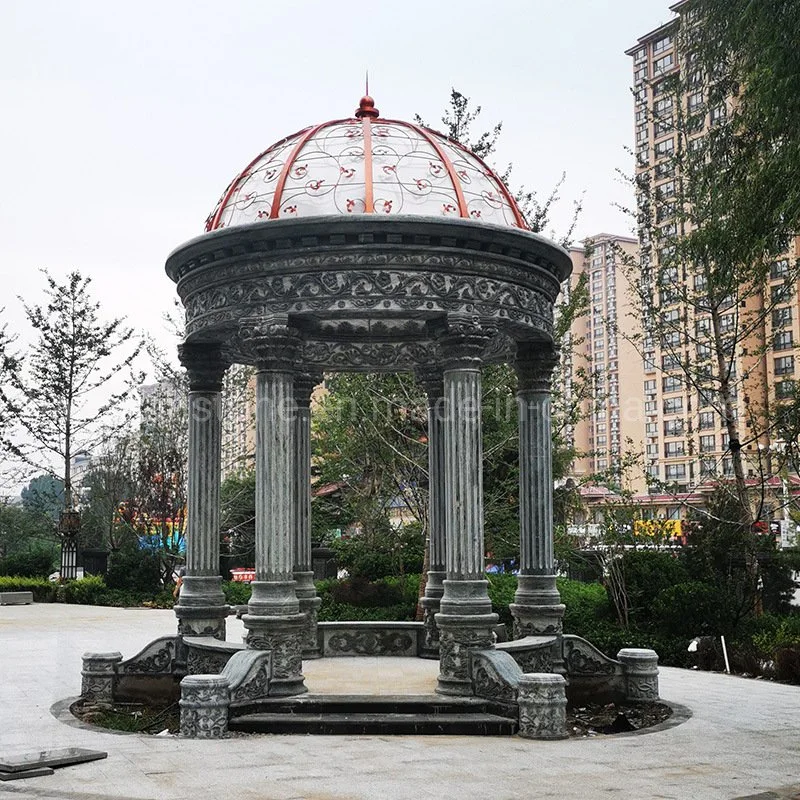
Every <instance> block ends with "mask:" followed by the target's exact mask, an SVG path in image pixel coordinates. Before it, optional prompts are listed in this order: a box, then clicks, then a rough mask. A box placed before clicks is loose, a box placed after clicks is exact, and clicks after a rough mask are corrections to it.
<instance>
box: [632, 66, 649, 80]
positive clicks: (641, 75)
mask: <svg viewBox="0 0 800 800" xmlns="http://www.w3.org/2000/svg"><path fill="white" fill-rule="evenodd" d="M646 77H647V64H642V65H641V66H638V67H636V69H635V70H634V71H633V82H634V83H639V82H640V81H643V80H644V79H645V78H646Z"/></svg>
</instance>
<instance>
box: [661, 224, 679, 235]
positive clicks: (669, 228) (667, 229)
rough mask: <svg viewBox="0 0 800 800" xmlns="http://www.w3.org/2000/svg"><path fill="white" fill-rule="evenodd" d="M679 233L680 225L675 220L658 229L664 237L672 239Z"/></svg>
mask: <svg viewBox="0 0 800 800" xmlns="http://www.w3.org/2000/svg"><path fill="white" fill-rule="evenodd" d="M677 234H678V226H677V225H676V224H675V223H674V222H668V223H667V224H666V225H662V226H661V227H660V228H659V229H658V235H659V237H660V238H662V239H672V238H673V237H674V236H677Z"/></svg>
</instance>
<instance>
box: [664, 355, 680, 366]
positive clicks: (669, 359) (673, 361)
mask: <svg viewBox="0 0 800 800" xmlns="http://www.w3.org/2000/svg"><path fill="white" fill-rule="evenodd" d="M680 365H681V359H680V356H678V355H677V354H676V353H669V354H667V355H665V356H661V369H675V368H676V367H679V366H680Z"/></svg>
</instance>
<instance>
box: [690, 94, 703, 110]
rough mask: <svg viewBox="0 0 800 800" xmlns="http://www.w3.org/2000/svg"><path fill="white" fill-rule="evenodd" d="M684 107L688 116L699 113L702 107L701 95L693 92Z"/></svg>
mask: <svg viewBox="0 0 800 800" xmlns="http://www.w3.org/2000/svg"><path fill="white" fill-rule="evenodd" d="M686 105H687V109H688V111H689V113H690V114H694V113H696V112H697V111H699V110H700V109H701V108H702V107H703V93H702V92H693V93H692V94H690V95H689V99H688V101H687V104H686Z"/></svg>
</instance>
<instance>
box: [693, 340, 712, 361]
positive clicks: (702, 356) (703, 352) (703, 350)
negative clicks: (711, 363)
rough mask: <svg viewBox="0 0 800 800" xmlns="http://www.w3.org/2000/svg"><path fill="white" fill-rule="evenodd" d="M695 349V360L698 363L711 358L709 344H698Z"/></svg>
mask: <svg viewBox="0 0 800 800" xmlns="http://www.w3.org/2000/svg"><path fill="white" fill-rule="evenodd" d="M695 349H696V351H697V360H698V361H705V360H706V359H709V358H711V345H710V344H703V343H702V342H698V343H697V346H696V348H695Z"/></svg>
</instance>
